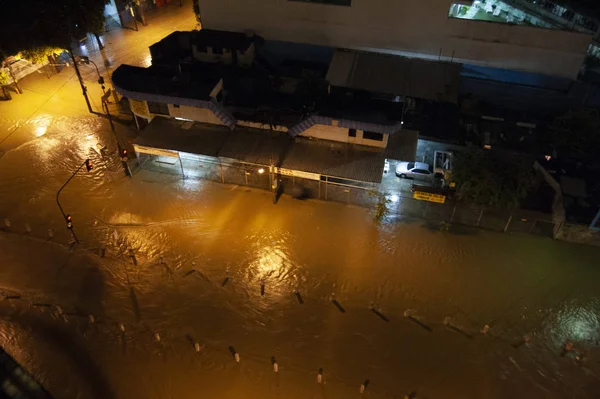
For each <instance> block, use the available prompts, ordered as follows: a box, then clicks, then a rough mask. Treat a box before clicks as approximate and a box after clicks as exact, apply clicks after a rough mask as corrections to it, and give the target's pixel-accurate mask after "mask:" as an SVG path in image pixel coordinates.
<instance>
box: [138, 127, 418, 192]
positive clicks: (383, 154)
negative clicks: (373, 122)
mask: <svg viewBox="0 0 600 399" xmlns="http://www.w3.org/2000/svg"><path fill="white" fill-rule="evenodd" d="M190 124H191V122H182V121H177V120H173V119H167V118H154V120H153V121H152V122H150V124H149V125H148V126H147V127H146V128H145V129H144V130H143V131H141V132H140V135H139V136H138V137H137V138H136V140H135V143H134V144H135V145H136V146H138V147H139V146H143V149H144V151H143V152H146V153H150V154H156V155H163V153H162V151H154V152H153V151H152V150H148V149H149V148H150V149H151V148H156V149H162V150H170V151H183V152H187V153H190V154H198V155H204V156H211V157H219V158H227V159H233V160H236V161H239V162H246V163H253V164H258V165H264V166H269V165H270V164H271V162H273V164H275V165H277V166H280V167H281V168H285V169H289V170H295V171H301V172H308V173H314V174H319V175H326V176H330V177H335V178H339V179H346V180H354V181H358V182H365V183H380V182H381V177H382V174H383V165H384V160H385V159H386V158H389V159H398V160H403V161H414V160H415V156H416V152H417V140H418V132H415V131H411V130H401V131H399V132H397V133H396V134H393V135H390V137H389V139H388V145H387V147H386V148H377V147H369V146H363V145H356V144H350V143H341V142H336V141H329V140H314V139H309V138H304V137H298V138H296V139H292V138H290V137H289V136H288V135H287V134H284V133H278V132H267V131H264V130H260V129H252V128H243V127H239V126H238V127H237V128H236V129H235V130H234V131H230V130H229V129H227V128H225V127H224V126H215V125H208V124H203V123H193V124H191V125H190Z"/></svg>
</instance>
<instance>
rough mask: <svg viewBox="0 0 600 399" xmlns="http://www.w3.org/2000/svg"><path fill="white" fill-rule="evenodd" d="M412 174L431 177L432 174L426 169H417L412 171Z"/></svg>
mask: <svg viewBox="0 0 600 399" xmlns="http://www.w3.org/2000/svg"><path fill="white" fill-rule="evenodd" d="M411 172H413V173H418V174H420V175H429V174H430V173H429V171H428V170H425V169H415V170H412V171H411Z"/></svg>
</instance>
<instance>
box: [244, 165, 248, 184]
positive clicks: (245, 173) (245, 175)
mask: <svg viewBox="0 0 600 399" xmlns="http://www.w3.org/2000/svg"><path fill="white" fill-rule="evenodd" d="M244 179H246V185H248V171H247V170H246V168H244Z"/></svg>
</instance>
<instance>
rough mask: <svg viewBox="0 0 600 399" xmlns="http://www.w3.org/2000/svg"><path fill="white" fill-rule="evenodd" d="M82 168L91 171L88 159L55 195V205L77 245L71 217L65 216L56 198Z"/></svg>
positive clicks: (77, 240)
mask: <svg viewBox="0 0 600 399" xmlns="http://www.w3.org/2000/svg"><path fill="white" fill-rule="evenodd" d="M84 166H85V167H86V168H87V170H88V172H89V171H90V170H92V163H91V162H90V160H89V158H88V159H86V160H85V161H83V163H82V164H81V165H79V167H78V168H77V170H76V171H75V172H73V174H72V175H71V177H69V180H67V181H66V182H65V184H63V185H62V187H61V188H60V189H59V190H58V192H57V193H56V203H57V204H58V209H60V213H62V215H63V217H64V218H65V222H67V229H69V230H71V234H72V235H73V238H74V239H75V242H77V244H79V239H78V238H77V236H76V235H75V231H74V230H73V224H72V223H71V215H67V214H65V211H64V210H63V207H62V206H61V205H60V201H59V199H58V196H59V195H60V192H61V191H62V190H63V188H65V187H66V186H67V184H69V182H70V181H71V179H73V178H74V177H75V175H76V174H77V172H79V170H80V169H81V168H83V167H84Z"/></svg>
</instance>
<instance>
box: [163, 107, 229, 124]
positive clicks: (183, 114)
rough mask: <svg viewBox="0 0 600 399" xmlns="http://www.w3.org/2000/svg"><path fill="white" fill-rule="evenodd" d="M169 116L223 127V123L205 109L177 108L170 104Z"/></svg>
mask: <svg viewBox="0 0 600 399" xmlns="http://www.w3.org/2000/svg"><path fill="white" fill-rule="evenodd" d="M169 115H170V116H171V117H172V118H183V119H190V120H193V121H196V122H204V123H212V124H213V125H223V122H221V120H220V119H219V118H217V117H216V116H215V114H213V113H212V111H211V110H209V109H205V108H196V107H188V106H185V105H180V106H179V108H177V107H175V105H173V104H169ZM161 116H163V115H161Z"/></svg>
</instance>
